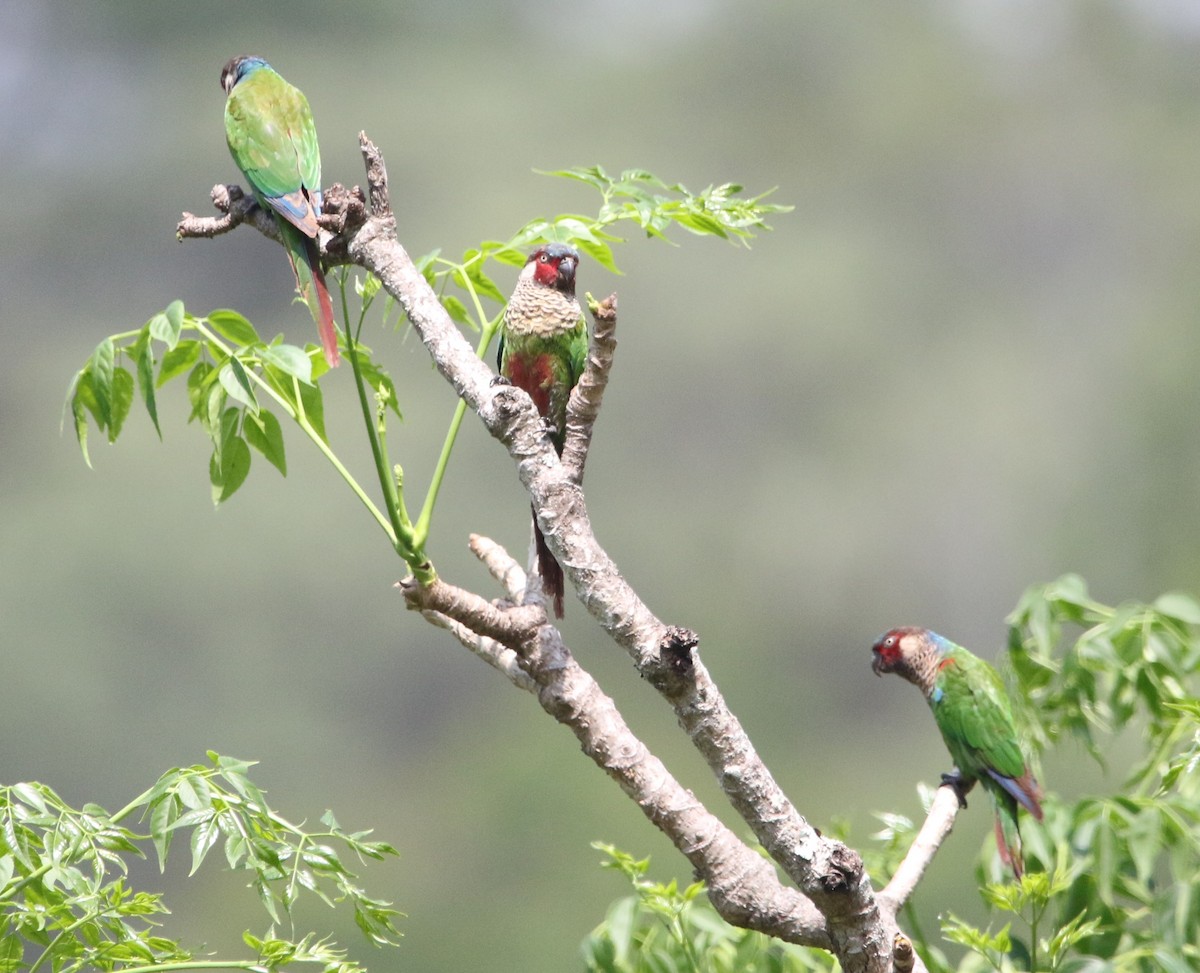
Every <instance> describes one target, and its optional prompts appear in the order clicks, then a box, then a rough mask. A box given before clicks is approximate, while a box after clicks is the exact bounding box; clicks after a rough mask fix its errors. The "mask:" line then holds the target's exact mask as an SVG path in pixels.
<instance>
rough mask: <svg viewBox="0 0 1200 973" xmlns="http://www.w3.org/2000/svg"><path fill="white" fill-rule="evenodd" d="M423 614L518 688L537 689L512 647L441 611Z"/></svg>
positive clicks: (432, 623)
mask: <svg viewBox="0 0 1200 973" xmlns="http://www.w3.org/2000/svg"><path fill="white" fill-rule="evenodd" d="M421 614H422V615H423V616H424V618H425V620H426V621H427V622H429V624H431V625H436V626H437V627H438V628H444V629H445V630H446V631H447V632H449V633H450V634H451V635H453V636H454V637H455V638H456V639H458V641H459V642H461V643H462V644H463V646H465V647H466V648H468V649H470V650H471V652H473V653H474V654H475V655H477V656H479V658H481V659H482V660H483V661H484V662H486V663H487V664H488V665H489V666H491V667H492V668H493V669H496V670H497V671H499V672H501V673H503V674H504V676H505V677H507V679H508V681H509V682H511V683H512V684H513V685H514V686H516V687H517V688H518V689H524V690H525V691H526V692H530V693H532V692H536V691H537V683H535V682H534V681H533V677H532V676H531V675H529V673H527V672H526V671H525V670H524V669H522V668H521V665H520V661H519V659H518V657H517V653H516V652H514V651H513V650H512V649H510V648H508V647H507V646H505V645H501V644H500V643H499V642H497V641H496V640H495V639H490V638H488V637H487V636H484V635H478V634H476V633H475V632H472V631H471V630H470V629H469V628H467V626H465V625H463V624H462V623H461V622H456V621H455V620H454V619H453V618H449V617H448V616H446V615H443V614H442V613H441V612H435V611H423V612H421Z"/></svg>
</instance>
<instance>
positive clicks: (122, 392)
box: [108, 368, 134, 443]
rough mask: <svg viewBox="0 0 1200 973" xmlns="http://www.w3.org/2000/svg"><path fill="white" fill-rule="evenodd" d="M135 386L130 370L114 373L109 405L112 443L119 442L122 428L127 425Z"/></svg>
mask: <svg viewBox="0 0 1200 973" xmlns="http://www.w3.org/2000/svg"><path fill="white" fill-rule="evenodd" d="M133 384H134V383H133V376H132V375H131V374H130V373H129V370H128V369H126V368H118V369H116V370H115V371H114V372H113V376H112V389H111V392H110V394H111V395H112V401H111V402H110V403H109V408H110V409H111V410H112V411H111V414H110V422H109V426H108V441H109V442H110V443H115V442H116V441H117V437H118V436H119V435H120V434H121V427H122V426H124V425H125V419H126V418H127V417H128V416H129V409H130V407H131V406H132V405H133V391H134V389H133Z"/></svg>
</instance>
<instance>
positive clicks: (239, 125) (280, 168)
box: [225, 68, 321, 237]
mask: <svg viewBox="0 0 1200 973" xmlns="http://www.w3.org/2000/svg"><path fill="white" fill-rule="evenodd" d="M225 137H226V139H227V140H228V142H229V151H230V153H231V154H232V155H233V160H234V162H236V163H237V166H238V168H239V169H241V171H242V173H243V174H244V175H245V177H246V179H247V180H248V181H249V183H250V186H251V188H252V189H253V190H254V193H255V195H257V196H258V197H260V198H261V199H262V200H263V201H264V202H266V203H267V204H268V205H269V206H270V207H271V208H272V209H274V210H275V211H276V212H277V213H279V214H280V215H281V216H283V217H284V218H285V219H287V220H289V221H290V222H291V223H293V224H295V226H296V227H297V228H298V229H300V230H301V231H302V232H304V233H305V234H306V235H307V236H310V237H315V236H316V235H317V229H318V228H317V221H316V217H317V213H318V212H319V211H320V196H321V154H320V150H319V149H318V147H317V128H316V125H315V124H314V123H313V117H312V111H311V110H310V109H309V107H308V99H307V98H305V97H304V94H303V92H301V91H300V89H299V88H296V87H294V86H293V85H290V84H288V82H287V81H285V80H284V79H283V77H281V76H280V75H279V74H277V73H276V72H275V71H273V70H271V69H270V68H263V69H261V70H258V71H255V72H253V73H252V74H250V75H249V76H247V77H246V78H245V79H244V80H243V81H242V82H241V83H240V84H238V85H237V87H235V88H234V89H233V91H232V92H231V93H230V95H229V98H228V99H227V100H226V102H225ZM306 192H307V196H306ZM314 196H315V199H316V206H315V207H314V206H313V205H310V202H309V198H308V197H314Z"/></svg>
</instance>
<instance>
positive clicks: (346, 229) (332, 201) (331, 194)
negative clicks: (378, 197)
mask: <svg viewBox="0 0 1200 973" xmlns="http://www.w3.org/2000/svg"><path fill="white" fill-rule="evenodd" d="M368 216H369V213H368V212H367V197H366V195H365V194H364V193H363V191H362V190H361V189H360V188H359V187H358V186H354V187H353V188H352V189H347V188H346V187H345V186H343V185H342V184H341V183H340V182H335V183H334V184H333V185H332V186H330V187H329V188H328V189H326V190H325V192H324V194H323V197H322V200H321V215H320V217H318V220H317V221H318V222H319V223H320V225H321V228H322V229H323V230H328V231H329V233H330V234H331V236H330V237H329V238H328V239H327V240H326V241H325V260H326V261H327V262H328V263H330V264H343V263H350V259H351V258H350V254H349V252H348V249H347V241H348V240H350V239H351V238H352V237H353V236H354V235H355V234H356V233H357V232H358V231H359V230H360V229H362V226H363V224H365V223H366V222H367V218H368Z"/></svg>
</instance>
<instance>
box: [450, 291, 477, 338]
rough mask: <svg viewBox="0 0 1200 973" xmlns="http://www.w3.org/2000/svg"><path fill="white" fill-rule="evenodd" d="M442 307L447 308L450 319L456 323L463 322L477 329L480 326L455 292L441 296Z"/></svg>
mask: <svg viewBox="0 0 1200 973" xmlns="http://www.w3.org/2000/svg"><path fill="white" fill-rule="evenodd" d="M440 300H441V302H442V307H444V308H445V309H446V313H447V314H449V315H450V320H451V321H454V322H455V323H456V324H463V325H466V326H467V327H469V328H472V329H474V330H476V331H478V330H479V326H478V325H477V324H476V323H475V322H474V320H472V318H471V315H470V314H469V313H467V306H466V305H465V304H464V303H463V302H462V301H460V300H459V299H458V298H457V297H455V296H454V295H453V294H443V295H442V296H441V298H440Z"/></svg>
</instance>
